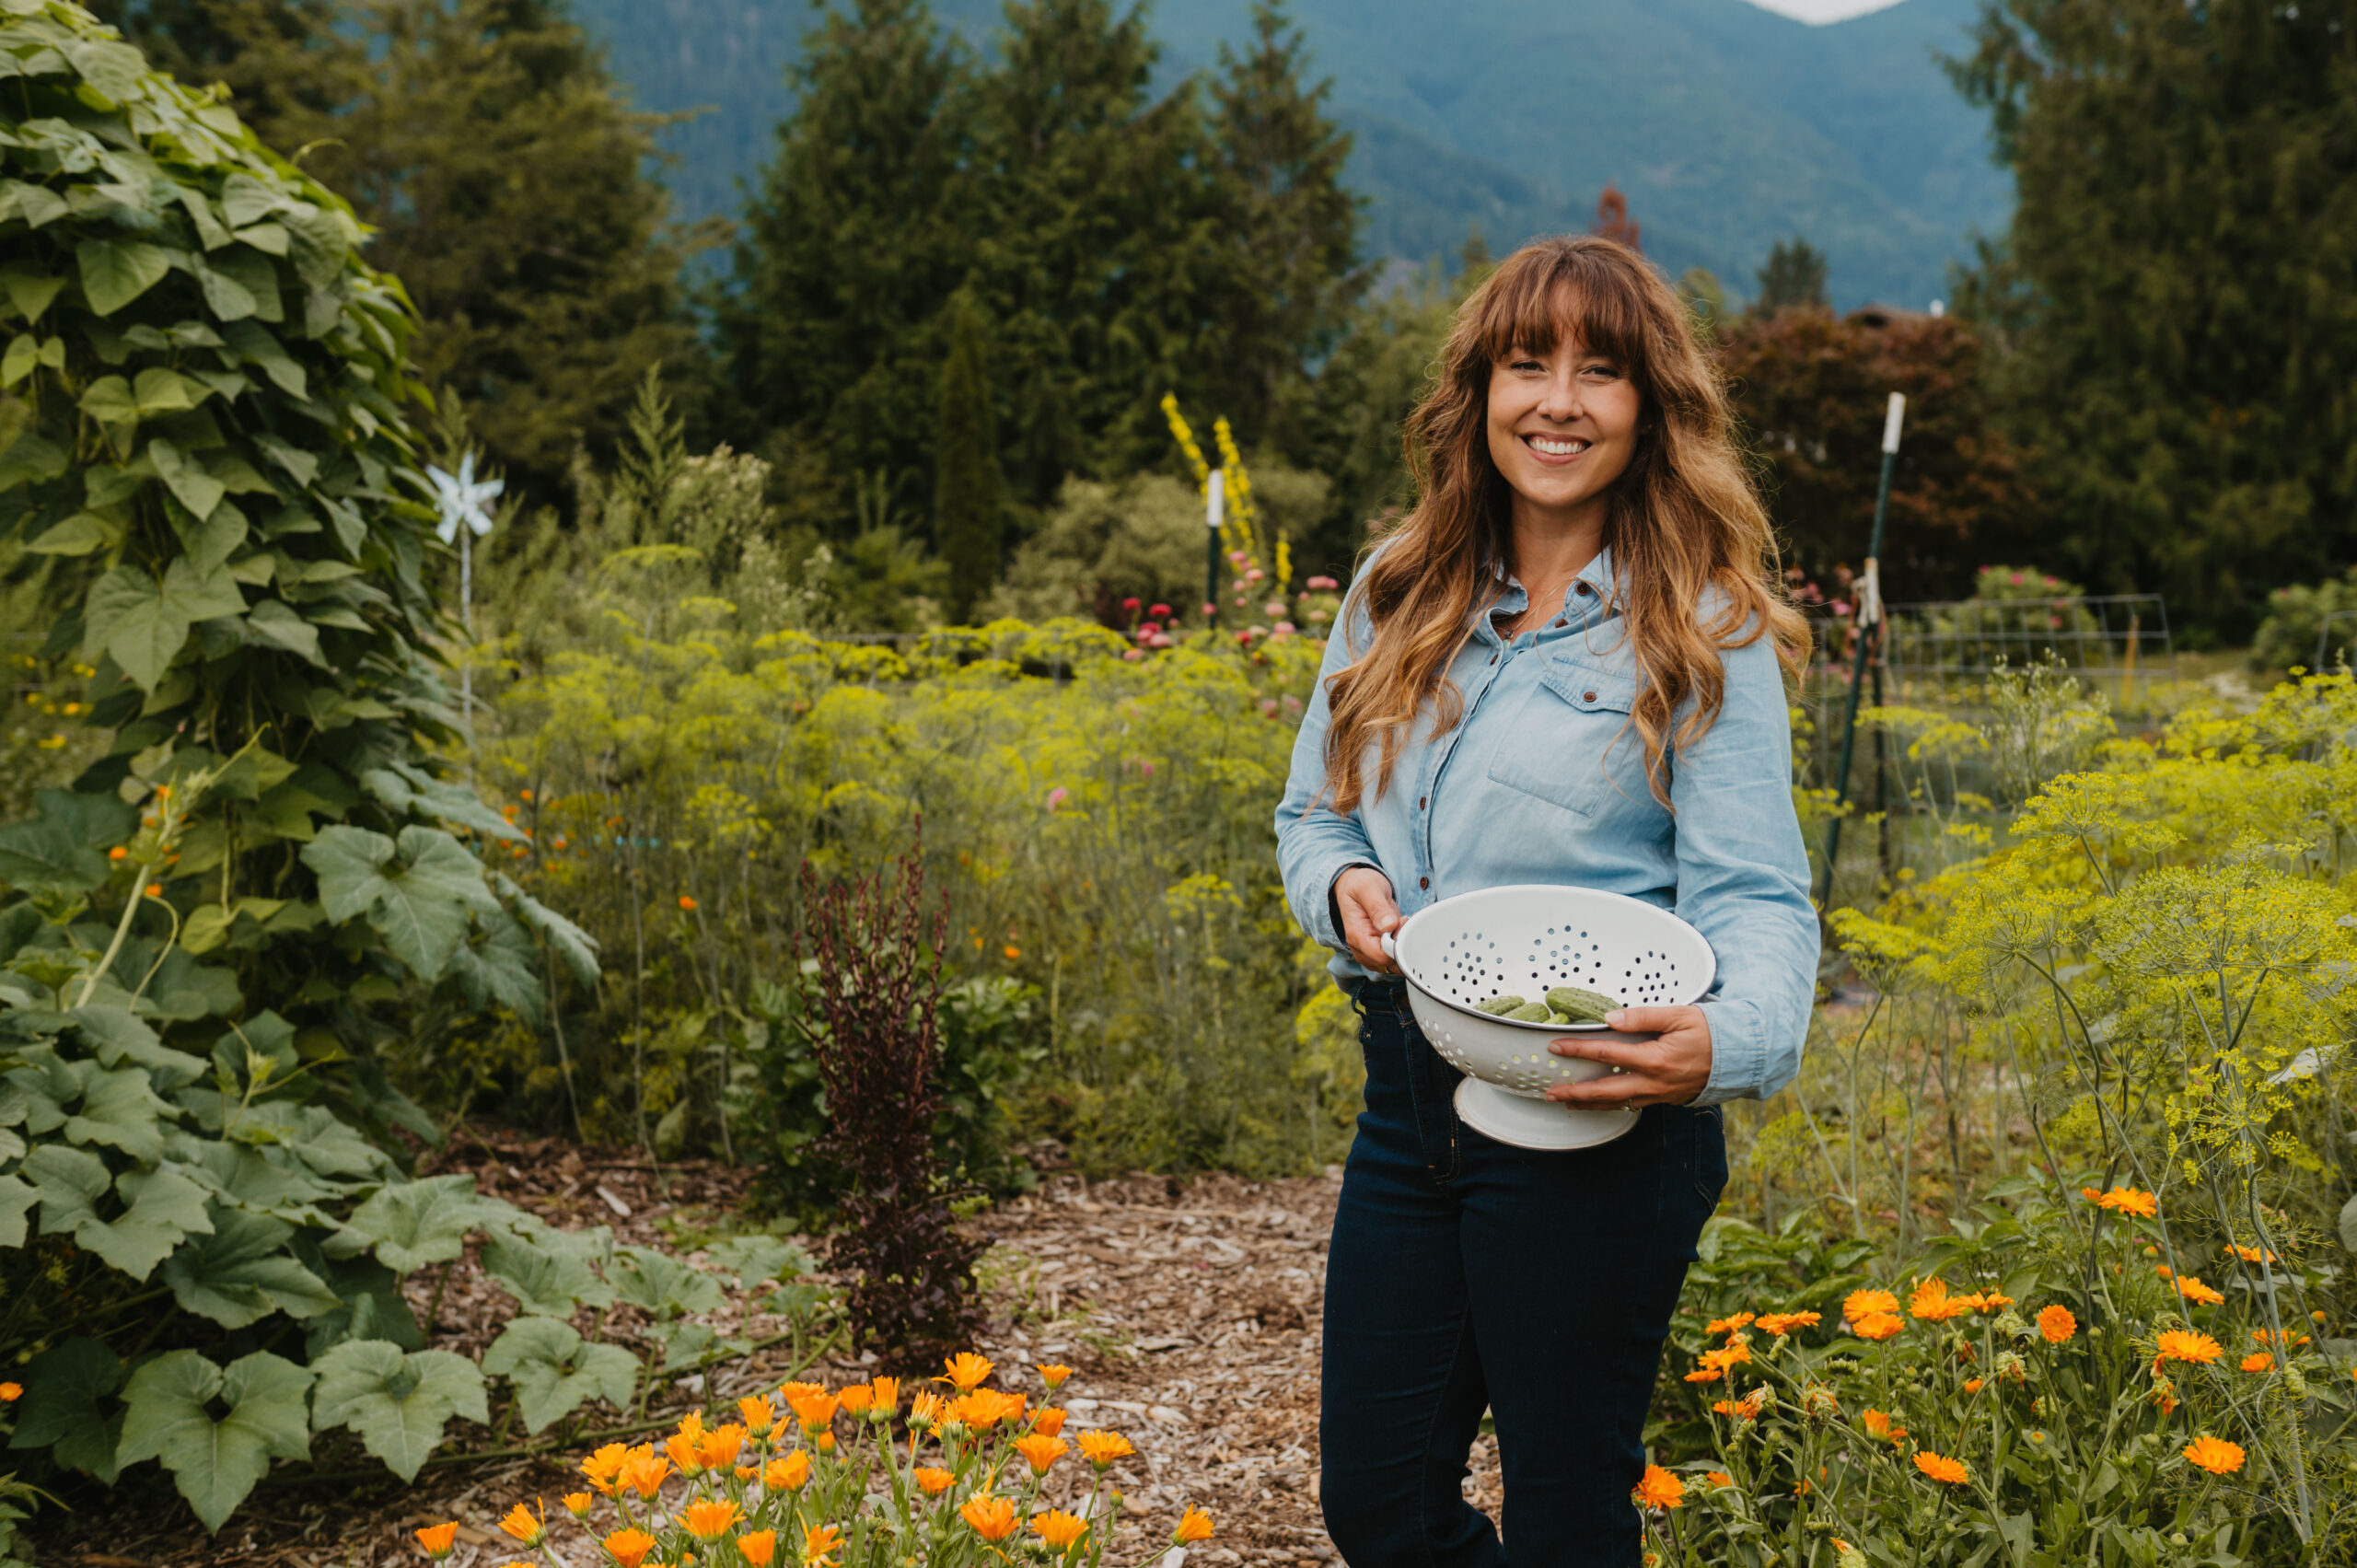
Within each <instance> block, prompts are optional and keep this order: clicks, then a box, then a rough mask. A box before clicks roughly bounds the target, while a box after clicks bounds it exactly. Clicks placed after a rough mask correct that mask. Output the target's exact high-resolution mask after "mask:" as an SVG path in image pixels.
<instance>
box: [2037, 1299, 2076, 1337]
mask: <svg viewBox="0 0 2357 1568" xmlns="http://www.w3.org/2000/svg"><path fill="white" fill-rule="evenodd" d="M2078 1331H2079V1320H2078V1319H2077V1318H2073V1317H2072V1316H2071V1309H2070V1308H2069V1307H2062V1306H2054V1307H2040V1308H2039V1309H2038V1333H2039V1334H2040V1335H2041V1336H2043V1337H2044V1339H2045V1341H2046V1342H2047V1343H2048V1344H2050V1345H2059V1344H2061V1343H2063V1342H2065V1341H2067V1340H2069V1339H2070V1338H2071V1336H2072V1335H2073V1334H2075V1333H2077V1332H2078Z"/></svg>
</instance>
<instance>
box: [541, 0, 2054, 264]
mask: <svg viewBox="0 0 2357 1568" xmlns="http://www.w3.org/2000/svg"><path fill="white" fill-rule="evenodd" d="M575 4H576V6H577V8H578V10H579V12H580V14H581V16H582V18H583V20H584V22H585V23H586V24H587V25H588V26H589V27H590V28H591V29H592V30H593V31H594V32H596V33H598V35H599V36H601V37H603V38H604V39H606V40H607V41H608V42H609V44H610V50H611V58H612V61H613V64H614V66H615V69H616V71H617V73H618V74H619V75H621V77H622V78H623V79H624V80H625V81H626V82H628V83H629V84H630V85H631V87H632V89H633V94H634V96H635V98H636V99H637V101H638V102H639V103H640V105H641V106H642V107H644V108H648V109H659V110H678V109H685V108H691V107H692V106H696V105H700V104H709V105H713V106H714V110H713V112H711V113H708V114H706V115H704V116H702V117H700V118H698V119H696V120H694V121H692V122H690V123H687V124H684V125H681V126H679V127H677V128H675V129H674V130H673V131H671V132H669V133H668V134H667V138H666V140H667V145H669V146H670V147H672V148H673V149H674V150H675V151H676V153H677V155H678V159H679V161H678V163H677V165H676V166H675V168H674V169H673V170H672V173H671V176H670V178H671V180H672V183H673V187H674V189H675V190H676V191H677V192H678V193H679V200H680V206H681V209H682V212H683V214H685V215H702V214H705V213H711V212H726V211H732V210H733V209H734V208H735V206H736V204H737V199H738V197H737V192H738V189H739V187H738V181H739V180H753V179H756V178H758V170H759V168H760V167H761V164H762V163H763V162H764V161H765V160H766V159H767V158H768V157H770V156H771V149H772V145H773V134H772V128H773V126H774V124H775V122H776V121H777V119H778V118H779V116H781V115H782V114H784V112H785V111H786V110H787V109H788V108H789V107H790V102H791V100H790V99H789V97H788V95H787V93H786V90H785V87H784V80H783V72H784V66H785V65H786V64H787V63H788V62H789V61H790V60H791V59H792V58H793V57H794V52H795V48H796V46H797V44H798V41H799V37H800V34H801V33H802V32H803V31H804V30H805V29H807V27H808V26H809V25H810V22H811V20H812V17H813V12H812V11H811V10H810V9H809V8H807V7H806V6H803V5H800V4H795V3H791V0H787V3H780V0H766V3H765V0H575ZM936 9H937V11H938V12H939V14H940V15H941V16H942V17H943V18H944V20H945V21H946V23H948V24H949V25H950V26H952V27H954V28H956V29H958V31H959V32H960V33H961V34H963V35H964V36H965V37H967V38H968V39H969V40H970V41H972V42H973V43H974V44H975V46H976V47H978V48H981V49H987V48H988V46H989V39H990V35H991V32H992V29H993V25H994V23H995V21H996V17H997V15H998V4H997V0H936ZM1247 9H1248V6H1247V0H1169V3H1167V4H1165V5H1163V6H1159V7H1157V8H1156V9H1155V11H1154V13H1153V15H1154V19H1155V32H1156V34H1157V36H1158V37H1160V38H1161V39H1162V40H1163V41H1164V42H1165V44H1166V47H1167V54H1166V58H1165V71H1164V75H1165V77H1166V79H1167V81H1169V82H1172V83H1175V82H1176V81H1178V80H1179V79H1180V78H1182V77H1183V76H1184V75H1186V74H1187V73H1188V72H1190V71H1193V70H1197V69H1209V68H1213V67H1214V66H1215V65H1216V63H1217V58H1218V50H1219V44H1220V42H1221V41H1222V40H1235V39H1239V38H1241V37H1242V36H1244V33H1245V30H1246V16H1247ZM1977 9H1978V6H1977V0H1905V3H1904V4H1901V5H1897V6H1891V7H1889V8H1887V9H1886V10H1882V11H1877V12H1874V13H1872V14H1870V15H1868V16H1864V17H1856V18H1853V19H1852V20H1850V21H1846V22H1840V23H1835V24H1833V25H1831V26H1827V27H1809V26H1806V25H1805V24H1803V23H1799V22H1796V21H1793V20H1791V19H1789V18H1787V17H1780V16H1776V15H1773V14H1771V13H1770V12H1767V11H1763V10H1760V9H1759V8H1758V7H1756V6H1751V5H1748V4H1746V3H1745V0H1483V4H1481V5H1480V6H1438V5H1434V4H1433V3H1432V0H1294V4H1293V6H1292V11H1293V14H1294V16H1295V18H1296V19H1297V20H1298V21H1299V23H1300V25H1301V26H1302V28H1303V30H1304V31H1305V32H1306V34H1307V36H1308V38H1309V41H1310V46H1311V49H1312V51H1313V52H1314V55H1315V59H1316V69H1317V70H1318V72H1319V73H1320V74H1322V75H1331V76H1332V77H1333V78H1334V81H1335V87H1334V95H1333V105H1334V109H1335V111H1336V114H1337V116H1338V117H1339V118H1340V119H1341V121H1342V122H1343V123H1344V124H1346V125H1347V126H1349V127H1350V128H1351V130H1352V131H1353V133H1355V134H1356V135H1357V137H1358V146H1357V152H1356V155H1355V156H1354V157H1353V162H1352V167H1351V178H1352V180H1353V184H1355V185H1356V186H1357V187H1358V188H1359V189H1360V190H1361V191H1362V192H1364V193H1365V194H1366V195H1367V196H1368V198H1369V200H1370V208H1369V212H1368V248H1369V250H1370V253H1372V254H1375V255H1391V256H1399V257H1403V258H1406V259H1409V260H1421V259H1422V258H1423V257H1425V256H1429V255H1432V254H1434V253H1436V252H1441V251H1450V250H1455V249H1456V248H1457V246H1459V245H1461V244H1462V243H1463V241H1464V238H1465V236H1466V232H1467V229H1468V226H1470V225H1474V224H1478V225H1479V226H1480V228H1481V231H1482V233H1483V235H1484V237H1485V238H1487V239H1488V241H1489V243H1490V245H1491V247H1492V249H1493V250H1504V249H1506V248H1508V247H1510V246H1511V245H1513V244H1514V243H1515V242H1516V241H1518V240H1520V239H1523V238H1527V237H1528V236H1529V235H1531V234H1535V233H1543V232H1550V231H1559V230H1562V229H1567V228H1580V227H1585V226H1586V224H1587V223H1588V221H1589V220H1590V218H1591V217H1592V215H1593V214H1594V212H1595V207H1596V194H1597V192H1599V191H1600V190H1601V189H1602V188H1603V186H1604V184H1605V183H1606V182H1607V181H1611V182H1613V183H1615V184H1617V185H1618V186H1619V187H1620V189H1621V190H1622V191H1623V192H1626V193H1627V195H1628V197H1629V200H1630V209H1631V215H1633V216H1634V217H1636V218H1637V220H1638V221H1639V222H1640V223H1641V224H1642V225H1643V233H1644V240H1645V248H1646V250H1648V251H1649V252H1650V253H1651V254H1653V255H1654V256H1655V257H1656V258H1657V259H1658V260H1660V261H1662V262H1663V264H1664V265H1666V266H1667V267H1669V268H1670V269H1671V270H1672V271H1673V272H1677V271H1682V270H1683V269H1685V268H1686V267H1689V266H1706V267H1709V268H1710V269H1711V270H1712V271H1713V272H1715V273H1718V274H1719V275H1720V277H1721V279H1722V280H1723V281H1724V282H1725V283H1726V284H1727V285H1728V286H1729V288H1730V289H1731V291H1733V292H1735V293H1736V294H1738V295H1741V294H1744V293H1747V292H1748V291H1749V289H1750V286H1751V283H1752V273H1753V272H1754V270H1755V269H1756V268H1757V267H1758V266H1759V262H1760V261H1761V260H1762V259H1763V258H1764V257H1765V255H1766V253H1767V250H1768V248H1769V246H1770V245H1771V244H1772V243H1773V242H1774V241H1775V240H1777V239H1779V238H1784V237H1786V236H1788V235H1793V234H1800V235H1803V236H1805V237H1806V238H1808V239H1809V240H1810V241H1811V242H1812V243H1814V244H1816V245H1817V247H1818V248H1819V249H1821V250H1825V251H1826V252H1827V253H1828V254H1829V256H1830V258H1831V260H1832V287H1833V291H1834V294H1835V296H1836V302H1837V303H1839V304H1843V305H1852V304H1857V303H1861V302H1863V301H1864V300H1866V299H1870V298H1872V299H1885V300H1891V301H1895V302H1898V303H1903V304H1910V305H1918V306H1920V305H1921V304H1922V302H1923V301H1925V300H1927V299H1930V298H1932V297H1933V296H1938V295H1940V294H1943V293H1945V270H1946V267H1947V265H1948V263H1949V261H1951V260H1952V259H1955V258H1958V257H1961V256H1963V255H1964V254H1966V253H1967V252H1968V250H1969V239H1970V236H1971V234H1972V233H1973V232H1974V231H1975V230H1981V231H1987V232H1994V231H1996V230H1998V229H2000V228H2002V227H2003V224H2004V221H2005V215H2006V213H2007V210H2008V207H2009V203H2010V202H2011V199H2012V197H2011V181H2010V179H2009V178H2008V177H2007V176H2006V175H2005V174H2004V173H2003V171H2001V170H1999V169H1996V168H1992V167H1991V166H1990V164H1989V162H1988V159H1987V156H1986V151H1985V146H1986V143H1985V124H1984V122H1983V119H1982V117H1981V116H1980V114H1979V113H1978V112H1977V111H1975V110H1971V109H1969V108H1968V106H1966V105H1965V104H1964V103H1963V102H1962V101H1961V100H1960V99H1957V97H1956V94H1955V92H1954V90H1953V89H1952V88H1951V87H1949V85H1948V83H1947V81H1946V79H1945V76H1944V75H1943V74H1942V73H1941V71H1940V69H1939V67H1938V65H1937V64H1936V62H1935V60H1934V58H1933V56H1934V52H1935V51H1938V50H1946V51H1950V52H1956V51H1960V50H1962V49H1963V48H1964V47H1965V46H1966V29H1968V26H1969V24H1970V21H1971V18H1972V17H1973V15H1974V14H1975V12H1976V11H1977Z"/></svg>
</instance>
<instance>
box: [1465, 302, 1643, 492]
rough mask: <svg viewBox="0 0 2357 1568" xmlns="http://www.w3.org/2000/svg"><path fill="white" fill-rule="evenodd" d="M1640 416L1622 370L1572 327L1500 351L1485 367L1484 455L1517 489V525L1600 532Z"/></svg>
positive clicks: (1639, 401)
mask: <svg viewBox="0 0 2357 1568" xmlns="http://www.w3.org/2000/svg"><path fill="white" fill-rule="evenodd" d="M1566 303H1567V304H1568V302H1566ZM1563 318H1564V319H1577V312H1575V311H1573V310H1569V309H1566V310H1565V311H1564V312H1563ZM1643 412H1644V400H1643V396H1642V395H1641V394H1640V393H1639V392H1638V390H1637V387H1636V383H1635V382H1633V381H1631V379H1630V378H1629V376H1628V373H1627V370H1626V368H1625V367H1624V366H1621V365H1620V364H1618V363H1616V362H1615V361H1614V360H1613V359H1611V358H1610V357H1608V356H1607V355H1605V354H1599V353H1596V352H1595V351H1593V350H1591V349H1590V348H1589V347H1588V346H1587V345H1586V343H1584V342H1582V341H1581V339H1580V337H1579V335H1578V334H1577V333H1576V332H1573V331H1563V332H1562V333H1561V334H1560V335H1558V337H1557V338H1556V341H1555V344H1554V346H1553V347H1552V348H1550V349H1535V348H1531V347H1528V346H1527V345H1520V344H1517V345H1515V346H1512V347H1509V348H1508V349H1507V350H1506V352H1505V353H1504V354H1500V355H1499V356H1498V358H1497V360H1496V361H1495V363H1494V364H1493V365H1492V366H1491V370H1490V413H1489V435H1490V460H1491V461H1492V462H1494V463H1496V464H1497V466H1498V472H1499V473H1501V474H1502V475H1504V478H1505V482H1506V483H1507V485H1508V486H1509V487H1511V488H1512V489H1513V491H1514V496H1515V505H1514V512H1515V525H1516V527H1517V528H1527V527H1529V526H1531V525H1533V524H1537V525H1539V526H1541V527H1547V528H1567V527H1592V528H1596V529H1598V530H1601V528H1603V525H1604V515H1605V498H1606V496H1607V495H1608V494H1609V493H1610V491H1611V489H1612V485H1613V482H1614V481H1616V480H1618V479H1619V478H1620V476H1621V475H1622V474H1623V473H1625V472H1627V471H1628V468H1629V462H1630V459H1631V458H1633V457H1634V456H1635V455H1636V450H1637V429H1638V424H1639V423H1640V421H1641V419H1642V417H1643Z"/></svg>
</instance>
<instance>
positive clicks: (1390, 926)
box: [1334, 865, 1400, 974]
mask: <svg viewBox="0 0 2357 1568" xmlns="http://www.w3.org/2000/svg"><path fill="white" fill-rule="evenodd" d="M1334 902H1335V903H1336V904H1337V905H1338V906H1339V907H1340V908H1341V914H1342V939H1343V940H1344V941H1345V942H1346V943H1348V944H1349V946H1350V949H1351V957H1353V958H1356V959H1357V960H1358V961H1359V964H1360V967H1362V968H1364V969H1368V970H1374V971H1375V972H1376V973H1377V974H1398V973H1399V966H1398V965H1397V964H1395V963H1393V962H1392V961H1391V960H1390V959H1389V958H1387V957H1385V956H1384V952H1383V935H1384V934H1385V933H1386V932H1389V931H1397V930H1398V929H1399V923H1400V919H1399V904H1397V903H1396V902H1394V901H1393V900H1392V897H1391V880H1390V878H1389V877H1386V876H1384V875H1383V873H1382V872H1380V871H1376V870H1375V869H1373V868H1372V867H1369V866H1364V865H1362V866H1356V867H1353V869H1351V870H1349V871H1345V872H1344V873H1342V876H1341V880H1340V881H1338V882H1336V883H1335V884H1334Z"/></svg>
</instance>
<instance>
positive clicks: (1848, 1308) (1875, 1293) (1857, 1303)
mask: <svg viewBox="0 0 2357 1568" xmlns="http://www.w3.org/2000/svg"><path fill="white" fill-rule="evenodd" d="M1896 1311H1898V1297H1897V1296H1895V1295H1892V1294H1891V1293H1890V1292H1888V1291H1887V1290H1853V1291H1852V1292H1851V1293H1850V1294H1849V1295H1846V1296H1844V1297H1843V1298H1842V1300H1841V1316H1842V1318H1844V1319H1845V1320H1847V1321H1849V1322H1852V1323H1854V1322H1856V1321H1857V1320H1858V1319H1859V1318H1865V1317H1869V1316H1871V1315H1873V1314H1875V1313H1878V1312H1896Z"/></svg>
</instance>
